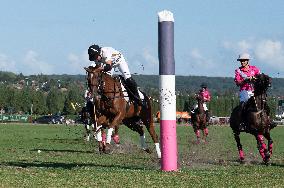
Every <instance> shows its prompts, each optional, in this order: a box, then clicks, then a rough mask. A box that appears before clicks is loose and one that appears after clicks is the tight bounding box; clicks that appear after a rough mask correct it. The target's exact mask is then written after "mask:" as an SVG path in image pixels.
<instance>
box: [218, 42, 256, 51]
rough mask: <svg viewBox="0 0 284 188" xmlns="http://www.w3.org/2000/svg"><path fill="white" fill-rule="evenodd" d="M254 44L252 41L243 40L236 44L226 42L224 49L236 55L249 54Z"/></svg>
mask: <svg viewBox="0 0 284 188" xmlns="http://www.w3.org/2000/svg"><path fill="white" fill-rule="evenodd" d="M252 45H253V42H252V41H251V40H241V41H238V42H236V43H233V42H230V41H224V42H223V47H224V48H225V49H227V50H233V51H234V52H235V53H237V54H239V53H243V52H249V51H251V49H252V48H253V46H252Z"/></svg>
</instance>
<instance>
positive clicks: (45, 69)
mask: <svg viewBox="0 0 284 188" xmlns="http://www.w3.org/2000/svg"><path fill="white" fill-rule="evenodd" d="M53 68H54V67H53V66H52V65H51V64H49V63H46V62H44V61H41V60H40V59H39V55H38V54H37V53H36V52H35V51H33V50H29V51H28V52H27V53H26V54H25V56H24V59H23V64H22V69H21V70H20V72H22V73H23V74H28V75H29V74H40V73H43V74H52V73H54V69H53Z"/></svg>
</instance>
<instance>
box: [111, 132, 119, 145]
mask: <svg viewBox="0 0 284 188" xmlns="http://www.w3.org/2000/svg"><path fill="white" fill-rule="evenodd" d="M112 139H113V141H114V143H116V144H119V143H120V139H119V135H118V134H115V135H113V137H112Z"/></svg>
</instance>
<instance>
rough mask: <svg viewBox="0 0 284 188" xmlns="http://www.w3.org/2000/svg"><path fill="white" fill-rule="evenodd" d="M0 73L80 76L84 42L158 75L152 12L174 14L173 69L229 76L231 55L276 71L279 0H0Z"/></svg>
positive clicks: (281, 29)
mask: <svg viewBox="0 0 284 188" xmlns="http://www.w3.org/2000/svg"><path fill="white" fill-rule="evenodd" d="M0 4H1V6H0V71H11V72H14V73H17V74H18V73H23V74H24V75H31V74H41V73H42V74H72V75H76V74H85V71H84V69H83V67H85V66H88V65H89V64H90V62H89V61H88V54H87V49H88V47H89V46H90V45H91V44H94V43H95V44H98V45H100V46H110V47H113V48H115V49H117V50H119V51H120V52H122V54H123V55H124V56H125V58H126V60H127V62H128V65H129V68H130V72H131V73H132V74H146V75H158V74H159V60H158V15H157V13H158V12H160V11H162V10H169V11H171V12H172V13H173V16H174V21H175V22H174V33H175V34H174V35H175V36H174V37H175V38H174V41H175V44H174V45H175V51H174V53H175V68H176V71H175V72H176V75H184V76H188V75H195V76H209V77H211V76H212V77H233V76H234V70H235V69H236V68H237V67H238V66H239V65H240V64H239V62H237V58H238V55H239V54H240V53H243V52H248V53H249V54H250V55H251V57H252V59H251V61H250V64H251V65H255V66H257V67H259V68H260V70H261V71H262V72H263V73H266V74H268V75H270V76H272V77H284V65H283V63H284V11H283V10H284V1H283V0H261V1H260V0H202V1H193V0H103V1H101V0H100V1H98V0H72V1H70V0H24V1H21V0H9V1H8V0H0Z"/></svg>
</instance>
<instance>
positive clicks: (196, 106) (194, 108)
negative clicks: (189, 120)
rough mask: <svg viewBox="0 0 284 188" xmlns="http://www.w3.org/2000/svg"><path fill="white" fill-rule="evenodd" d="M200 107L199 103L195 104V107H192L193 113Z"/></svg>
mask: <svg viewBox="0 0 284 188" xmlns="http://www.w3.org/2000/svg"><path fill="white" fill-rule="evenodd" d="M197 108H198V105H197V104H195V105H194V106H193V107H192V109H191V113H193V114H194V113H195V110H196V109H197Z"/></svg>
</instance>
